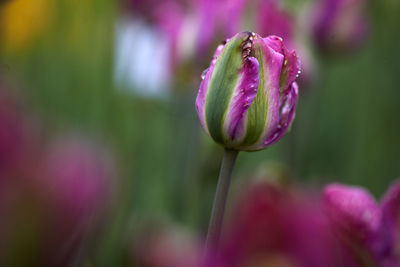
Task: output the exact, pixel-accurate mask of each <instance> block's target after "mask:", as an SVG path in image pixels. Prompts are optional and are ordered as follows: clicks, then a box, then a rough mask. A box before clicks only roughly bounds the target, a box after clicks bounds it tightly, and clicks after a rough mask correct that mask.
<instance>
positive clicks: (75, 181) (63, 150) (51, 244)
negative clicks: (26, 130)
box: [0, 137, 113, 266]
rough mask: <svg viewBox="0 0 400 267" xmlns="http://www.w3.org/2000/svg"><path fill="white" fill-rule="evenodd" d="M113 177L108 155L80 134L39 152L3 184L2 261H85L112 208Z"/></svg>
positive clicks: (68, 263)
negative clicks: (110, 206) (31, 162)
mask: <svg viewBox="0 0 400 267" xmlns="http://www.w3.org/2000/svg"><path fill="white" fill-rule="evenodd" d="M112 176H113V168H112V165H111V162H110V158H109V157H108V156H107V154H106V153H105V152H103V151H102V150H101V149H100V148H96V147H95V146H93V145H92V144H90V143H89V142H88V141H86V140H84V139H81V138H76V137H68V138H65V139H64V138H60V139H58V140H57V141H56V142H54V144H51V145H50V146H49V148H48V149H47V150H44V151H42V152H41V153H38V154H37V155H36V158H35V164H32V165H29V166H25V168H24V170H23V171H19V172H18V175H14V176H12V177H10V178H12V179H8V180H7V182H6V183H5V184H4V185H3V186H2V187H1V188H0V232H1V233H0V265H2V266H71V264H81V263H82V261H83V260H84V258H85V257H86V253H88V250H89V249H90V248H91V246H92V245H93V239H94V237H95V235H96V234H97V232H98V230H99V227H100V226H101V224H102V221H103V219H104V215H105V212H106V211H107V210H108V205H109V204H110V200H111V199H110V196H111V195H110V194H111V193H112V192H111V190H112V188H113V183H112V180H111V178H112ZM27 222H28V223H27Z"/></svg>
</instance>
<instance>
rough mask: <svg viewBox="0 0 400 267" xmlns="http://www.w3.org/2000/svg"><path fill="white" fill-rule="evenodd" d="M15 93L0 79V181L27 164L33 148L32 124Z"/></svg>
mask: <svg viewBox="0 0 400 267" xmlns="http://www.w3.org/2000/svg"><path fill="white" fill-rule="evenodd" d="M16 95H17V93H16V92H15V91H13V90H11V88H10V87H9V86H7V85H6V84H5V83H3V82H1V81H0V176H2V177H0V182H1V179H3V178H4V175H5V174H6V173H8V172H15V171H18V170H20V169H21V168H22V167H23V166H24V165H27V164H28V161H29V160H30V157H32V154H33V153H34V149H35V142H34V140H33V139H34V137H33V134H34V133H33V132H34V131H33V125H32V123H31V122H30V121H29V119H28V115H27V114H24V112H23V110H22V105H21V103H20V101H19V100H18V99H17V97H16Z"/></svg>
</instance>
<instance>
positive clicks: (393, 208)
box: [381, 180, 400, 262]
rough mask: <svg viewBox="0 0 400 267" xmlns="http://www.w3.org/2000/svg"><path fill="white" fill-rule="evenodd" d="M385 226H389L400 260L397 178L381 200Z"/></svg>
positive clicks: (398, 182)
mask: <svg viewBox="0 0 400 267" xmlns="http://www.w3.org/2000/svg"><path fill="white" fill-rule="evenodd" d="M381 207H382V216H383V223H384V227H387V228H388V231H389V233H390V237H391V242H392V243H391V244H392V246H393V248H394V254H395V255H394V257H395V258H396V260H397V262H400V181H399V180H397V181H396V182H395V183H394V184H393V185H392V186H391V187H390V188H389V190H388V191H387V192H386V194H385V196H384V197H383V199H382V202H381Z"/></svg>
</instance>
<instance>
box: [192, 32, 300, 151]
mask: <svg viewBox="0 0 400 267" xmlns="http://www.w3.org/2000/svg"><path fill="white" fill-rule="evenodd" d="M299 72H300V71H299V61H298V59H297V56H296V53H295V52H294V51H292V52H290V51H288V50H287V49H286V47H285V46H284V44H283V41H282V39H281V38H280V37H277V36H269V37H266V38H262V37H261V36H259V35H258V34H255V33H249V32H242V33H238V34H236V35H235V36H234V37H233V38H232V39H229V40H227V42H224V44H221V45H219V46H218V48H217V50H216V52H215V54H214V57H213V59H212V61H211V65H210V67H209V68H208V69H207V70H206V71H205V72H204V73H203V75H202V78H203V81H202V82H201V85H200V88H199V92H198V95H197V99H196V109H197V113H198V115H199V119H200V122H201V124H202V126H203V129H204V130H205V131H206V133H207V134H208V135H209V136H211V137H212V138H213V139H214V141H215V142H217V143H219V144H221V145H223V146H224V147H226V148H229V149H236V150H244V151H256V150H261V149H264V148H266V147H268V146H269V145H272V144H274V143H275V142H277V141H279V140H280V138H281V137H282V136H283V135H284V134H285V132H286V131H287V129H288V128H289V126H290V124H291V122H292V121H293V118H294V111H295V107H296V103H297V97H298V86H297V84H296V82H295V79H296V77H297V76H298V73H299Z"/></svg>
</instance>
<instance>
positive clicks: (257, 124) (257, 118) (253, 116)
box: [240, 45, 268, 147]
mask: <svg viewBox="0 0 400 267" xmlns="http://www.w3.org/2000/svg"><path fill="white" fill-rule="evenodd" d="M262 53H263V51H262V48H261V47H260V46H258V45H256V46H255V57H256V58H257V60H258V63H259V73H260V81H259V84H258V88H259V89H258V91H257V95H256V97H255V98H254V100H253V103H252V104H251V105H250V107H249V109H248V110H247V132H246V137H245V138H244V139H243V142H242V143H241V144H240V146H241V147H246V146H251V145H253V144H255V143H256V142H257V141H258V140H259V138H260V137H261V135H262V134H263V132H264V128H265V121H266V119H267V114H268V98H267V94H266V93H265V89H264V88H265V85H266V82H267V81H266V78H267V77H268V74H267V72H268V70H267V68H268V67H267V66H266V65H265V60H264V59H263V54H262Z"/></svg>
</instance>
